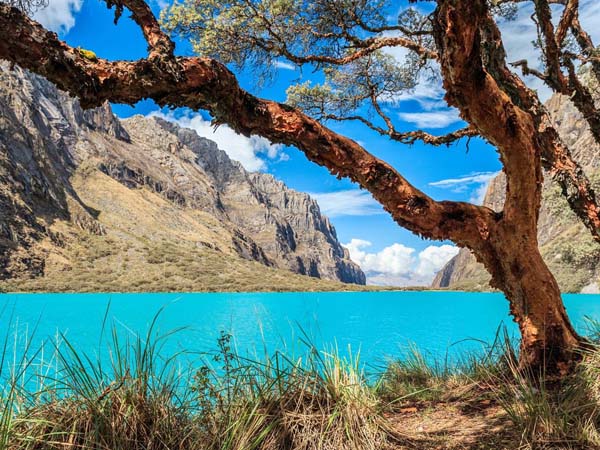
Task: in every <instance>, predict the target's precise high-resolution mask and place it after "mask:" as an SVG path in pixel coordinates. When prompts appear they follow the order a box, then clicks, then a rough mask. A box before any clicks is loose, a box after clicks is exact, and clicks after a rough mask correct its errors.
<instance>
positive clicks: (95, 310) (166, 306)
mask: <svg viewBox="0 0 600 450" xmlns="http://www.w3.org/2000/svg"><path fill="white" fill-rule="evenodd" d="M564 299H565V304H566V306H567V310H568V312H569V315H570V317H571V319H572V320H573V322H574V323H575V324H576V327H577V328H578V329H579V330H580V331H582V332H585V327H586V317H590V318H592V319H600V295H565V296H564ZM109 303H110V308H109V309H108V321H109V323H111V324H114V326H115V327H116V330H117V331H118V333H119V334H121V335H123V336H133V335H135V334H136V333H141V334H143V335H145V334H146V331H147V330H148V327H149V325H150V323H151V322H152V320H153V318H154V316H155V315H156V314H157V313H158V312H159V310H161V308H163V309H162V312H161V314H160V315H159V317H158V322H157V326H156V332H157V334H164V333H167V332H169V331H171V330H173V329H175V328H178V327H187V328H186V329H185V330H182V331H179V332H178V333H176V334H174V335H173V336H171V337H170V338H169V340H168V342H167V344H166V346H165V349H164V352H165V353H166V354H169V353H175V352H177V351H180V350H183V349H185V350H188V351H192V352H206V351H210V350H213V349H214V348H215V347H216V342H217V339H218V337H219V335H220V333H221V331H225V332H228V333H231V334H232V335H233V336H234V338H235V342H236V345H237V347H238V350H240V351H243V352H246V351H247V352H250V353H253V352H256V354H264V348H265V347H266V348H267V350H268V351H269V352H272V351H274V350H286V351H288V352H296V351H298V350H300V351H301V348H302V345H301V344H300V343H299V341H300V337H301V335H302V333H306V334H307V335H308V336H309V337H310V339H311V341H312V342H313V343H314V344H315V345H316V346H317V347H319V348H326V347H327V346H330V345H333V344H335V343H337V345H338V347H339V348H340V349H341V350H342V353H345V351H346V349H347V348H348V346H351V349H352V351H353V352H356V351H358V350H360V353H361V360H362V362H363V363H365V364H366V365H367V366H370V367H380V366H381V365H383V364H384V363H385V362H386V360H388V359H389V358H393V357H398V356H401V355H402V354H403V352H406V351H407V349H408V348H409V347H410V346H411V345H416V346H417V347H418V348H419V349H420V350H422V351H423V352H425V353H426V354H428V355H430V356H431V357H438V358H444V357H445V356H446V355H449V356H450V357H455V356H457V355H459V354H460V353H461V352H462V351H463V350H465V349H481V348H482V344H481V342H491V341H493V340H494V337H495V335H496V332H497V330H498V327H499V326H501V325H502V324H505V325H507V326H508V328H509V331H510V332H511V333H513V334H514V333H515V332H516V328H515V326H514V324H513V323H512V321H511V319H510V317H509V316H508V303H507V301H506V300H505V299H504V297H503V296H502V295H501V294H490V293H485V294H483V293H463V292H417V291H414V292H413V291H411V292H366V293H269V294H265V293H248V294H232V293H223V294H180V293H169V294H3V295H0V330H2V332H3V333H11V334H13V335H16V336H26V335H31V334H33V340H34V341H36V342H42V341H44V340H51V339H53V337H55V336H56V335H57V333H62V334H64V335H65V336H66V337H67V339H69V341H70V342H71V343H72V344H73V345H74V346H75V347H76V348H77V349H79V350H82V351H85V352H89V353H94V352H96V351H97V350H98V348H99V347H101V345H100V346H99V342H100V336H101V334H102V323H103V318H104V316H105V313H106V311H107V306H108V305H109ZM34 329H35V332H34V333H33V330H34ZM0 335H2V334H1V333H0ZM4 335H5V334H4ZM20 339H21V340H22V338H20ZM22 345H23V342H20V343H18V345H14V348H12V349H11V352H16V353H18V352H19V348H21V346H22Z"/></svg>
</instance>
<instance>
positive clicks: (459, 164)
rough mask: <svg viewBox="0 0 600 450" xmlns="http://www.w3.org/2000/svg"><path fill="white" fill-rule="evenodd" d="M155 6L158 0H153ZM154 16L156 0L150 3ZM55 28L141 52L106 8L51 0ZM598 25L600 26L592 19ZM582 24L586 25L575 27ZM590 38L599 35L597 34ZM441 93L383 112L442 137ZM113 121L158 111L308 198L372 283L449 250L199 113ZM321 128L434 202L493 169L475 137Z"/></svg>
mask: <svg viewBox="0 0 600 450" xmlns="http://www.w3.org/2000/svg"><path fill="white" fill-rule="evenodd" d="M161 1H163V0H161ZM595 3H596V2H594V1H592V0H587V1H584V2H582V8H583V10H584V11H583V13H582V18H586V20H587V21H591V23H588V24H587V25H588V26H590V30H599V29H600V26H599V25H600V7H599V6H598V5H597V4H595ZM152 7H153V9H154V10H155V11H156V12H158V11H159V9H160V8H159V6H158V4H157V3H153V4H152ZM527 8H528V7H527V6H525V7H523V8H522V12H521V14H520V15H519V18H518V19H517V20H516V21H514V22H512V23H510V24H506V25H505V26H504V28H503V33H504V36H505V44H506V46H507V49H508V53H509V60H517V59H523V58H528V59H529V60H530V61H532V64H533V65H535V64H536V61H537V55H536V54H535V50H533V49H532V47H531V45H530V42H531V40H532V39H533V37H534V33H535V28H534V26H533V24H532V23H531V21H530V20H529V15H530V12H529V11H528V9H527ZM35 17H36V18H37V19H38V20H40V21H41V22H42V23H43V24H44V25H46V26H48V27H50V28H52V29H54V30H55V31H57V32H58V33H59V35H60V36H61V37H62V38H63V39H65V40H66V41H67V42H68V43H69V44H70V45H72V46H80V47H82V48H86V49H90V50H93V51H94V52H95V53H96V54H97V55H98V56H99V57H103V58H107V59H113V60H114V59H126V60H133V59H137V58H141V57H144V56H145V55H146V43H145V41H144V40H143V37H142V34H141V32H140V31H139V29H138V27H137V26H136V25H135V23H134V22H133V21H131V20H130V19H128V17H127V14H124V16H123V17H122V18H121V20H120V21H119V24H118V25H117V26H115V25H114V24H113V12H112V11H110V10H108V9H107V8H106V6H105V3H104V2H101V1H99V0H50V5H49V7H48V8H47V9H45V10H42V11H39V12H38V13H36V16H35ZM594 22H599V23H594ZM584 25H586V24H585V23H584ZM596 38H598V37H596ZM177 53H178V54H182V55H191V50H190V48H189V46H188V45H186V44H185V43H181V42H179V43H178V48H177ZM307 72H309V71H306V70H305V71H303V72H300V71H298V70H297V69H294V67H293V66H291V65H289V64H281V65H280V67H279V69H278V70H277V75H276V77H275V80H274V81H273V82H272V83H270V84H268V85H266V86H263V87H262V88H257V86H256V83H255V80H254V79H253V77H252V75H249V74H247V73H239V72H238V73H237V75H238V78H239V81H240V84H241V85H242V86H243V87H244V88H246V89H247V90H249V91H251V92H253V93H254V94H256V95H259V96H261V97H265V98H269V99H273V100H280V101H283V100H285V90H286V88H287V87H288V86H289V85H290V84H291V83H294V82H297V81H304V80H307V79H311V77H314V75H312V74H310V73H307ZM530 83H531V84H532V86H533V87H535V88H538V89H539V90H540V92H541V94H542V95H543V96H545V97H547V95H548V93H547V92H546V91H545V90H544V89H543V87H541V86H539V85H537V84H536V83H535V81H533V80H530ZM442 94H443V92H442V91H441V87H440V86H439V85H438V84H436V83H431V82H427V83H423V84H421V85H419V86H418V87H417V88H416V89H415V91H414V92H409V93H407V94H406V95H405V96H404V98H403V100H402V101H401V102H400V103H399V106H397V107H394V110H393V111H392V112H393V114H394V117H395V118H396V119H397V124H398V128H399V129H401V130H413V129H418V128H424V129H426V130H428V131H430V132H432V133H435V134H444V133H446V132H448V131H451V130H454V129H456V128H459V127H461V125H464V124H462V122H460V120H459V119H458V116H457V113H456V111H454V110H451V109H449V108H448V107H447V106H446V105H445V103H444V102H443V100H442ZM113 110H114V112H115V114H117V115H118V116H119V117H123V118H125V117H129V116H131V115H133V114H144V115H147V114H160V115H162V116H163V117H166V118H168V119H170V120H175V121H178V122H179V123H181V124H182V125H185V126H190V127H193V128H195V129H196V130H197V131H198V132H199V133H200V134H203V135H204V136H206V137H208V138H212V139H214V140H216V141H217V143H218V144H219V145H220V147H222V148H223V150H225V151H228V152H229V153H230V156H232V157H234V158H236V159H238V160H240V161H241V162H242V164H244V165H245V166H246V168H248V169H250V170H261V171H264V172H269V173H271V174H273V175H274V176H275V177H277V178H279V179H281V180H283V181H284V182H285V183H286V184H287V185H288V186H290V187H291V188H294V189H297V190H300V191H305V192H309V193H311V194H313V195H314V196H315V197H316V198H317V199H318V200H319V203H320V204H321V207H322V209H323V210H324V212H325V213H326V214H328V215H329V216H330V218H331V220H332V222H333V224H334V225H335V227H336V229H337V232H338V237H339V239H340V241H341V242H342V243H345V244H349V248H350V250H351V253H352V256H353V258H354V259H355V260H356V261H357V262H359V263H360V264H361V265H362V266H363V269H364V270H365V271H367V272H368V276H369V279H370V281H371V282H374V283H389V284H397V285H403V284H426V283H428V282H429V281H430V280H431V278H432V277H433V274H434V273H435V271H436V270H438V269H439V268H440V267H441V265H443V263H444V262H445V261H447V260H448V259H449V258H450V257H451V256H452V255H454V254H455V253H456V252H457V249H455V248H454V247H451V246H450V244H451V243H448V242H445V243H443V242H431V241H425V240H422V239H420V238H418V237H416V236H414V235H413V234H411V233H410V232H408V231H406V230H404V229H402V228H400V227H399V226H398V225H396V224H395V223H394V222H393V221H392V220H391V218H390V217H389V216H388V215H387V214H386V213H385V212H384V211H383V210H382V209H381V208H380V207H379V206H378V205H377V204H376V203H375V202H374V201H373V199H372V198H371V197H370V195H369V194H368V193H367V192H365V191H360V190H358V186H356V185H354V184H352V183H350V182H349V181H348V180H337V179H336V178H335V177H333V176H331V175H329V173H328V172H327V170H326V169H324V168H322V167H318V166H316V165H315V164H312V163H310V162H309V161H307V159H306V158H305V157H304V155H303V154H302V153H301V152H299V151H298V150H296V149H294V148H283V147H280V146H276V147H271V146H270V145H269V143H268V142H266V141H264V140H263V139H259V138H252V139H247V138H244V137H239V136H235V135H234V134H233V133H232V132H231V130H227V128H226V127H221V128H219V131H218V132H217V134H212V129H211V127H210V126H209V123H208V122H207V120H209V117H208V116H207V115H206V114H205V113H197V112H190V111H167V110H163V111H159V110H158V107H157V106H156V105H155V104H154V103H153V102H151V101H143V102H140V103H139V104H137V105H135V107H130V106H124V105H113ZM330 127H331V128H332V129H334V130H335V131H338V132H340V133H342V134H345V135H347V136H349V137H351V138H353V139H354V140H356V141H358V142H360V143H361V144H362V145H363V146H364V147H365V148H366V149H367V150H368V151H370V152H371V153H373V154H375V155H376V156H378V157H380V158H382V159H384V160H386V161H387V162H389V163H390V164H392V165H393V166H394V167H395V168H396V169H398V170H399V171H400V173H402V174H403V175H404V176H405V177H406V178H407V179H408V180H409V181H410V182H411V183H413V184H414V185H415V186H416V187H417V188H419V189H421V190H423V191H424V192H426V193H427V194H429V195H430V196H432V197H433V198H435V199H445V200H463V201H475V202H480V201H481V199H482V194H483V192H484V191H485V187H486V185H487V182H488V180H489V179H490V178H491V177H492V176H493V175H494V174H495V173H497V171H499V170H500V169H501V166H500V163H499V161H498V156H497V153H496V151H495V149H494V148H493V147H491V146H490V145H488V144H486V143H484V142H483V141H481V140H478V139H474V140H472V141H471V142H470V145H469V149H468V151H467V147H466V142H463V141H461V142H460V143H458V144H456V145H452V146H450V147H439V148H435V147H430V146H425V145H422V144H415V145H413V146H406V145H401V144H398V143H395V142H392V141H390V140H389V139H386V138H384V137H382V136H379V135H377V134H376V133H374V132H372V131H371V130H369V129H367V128H366V127H364V126H362V125H360V124H356V123H346V124H343V125H340V124H335V123H332V124H330Z"/></svg>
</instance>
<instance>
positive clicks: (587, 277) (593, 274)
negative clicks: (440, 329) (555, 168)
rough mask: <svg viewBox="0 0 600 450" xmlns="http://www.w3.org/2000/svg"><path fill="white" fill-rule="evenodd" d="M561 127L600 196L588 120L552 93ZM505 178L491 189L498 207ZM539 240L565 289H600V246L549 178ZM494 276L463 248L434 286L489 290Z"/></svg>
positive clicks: (599, 166)
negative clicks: (491, 278) (490, 281)
mask: <svg viewBox="0 0 600 450" xmlns="http://www.w3.org/2000/svg"><path fill="white" fill-rule="evenodd" d="M546 107H547V108H548V111H549V113H550V115H551V116H552V118H553V120H554V122H555V124H556V127H557V130H558V132H559V133H560V135H561V137H562V138H563V140H564V141H565V143H566V144H567V145H568V146H569V148H570V149H571V152H572V153H573V157H574V158H575V159H576V160H577V161H578V162H579V163H580V164H581V165H582V166H583V168H584V170H585V172H586V173H587V174H588V176H589V178H590V181H591V182H592V185H593V187H594V190H595V191H596V193H598V194H600V146H599V145H598V144H597V143H596V142H595V140H594V138H593V136H592V135H591V133H590V131H589V127H588V125H587V122H586V121H585V120H584V118H583V117H582V116H581V113H579V111H577V109H576V108H575V106H574V105H573V104H572V102H571V101H570V100H569V99H568V98H567V97H564V96H561V95H554V96H553V97H552V98H551V99H550V100H549V101H548V102H547V104H546ZM505 183H506V180H505V177H504V174H502V173H501V174H499V175H498V176H497V177H496V178H494V179H493V180H492V181H491V182H490V185H489V187H488V189H487V193H486V196H485V200H484V205H486V206H489V207H490V208H492V209H494V210H496V211H500V210H501V209H502V205H503V203H504V198H505ZM538 241H539V245H540V250H541V252H542V255H543V257H544V260H545V261H546V263H547V264H548V266H549V267H550V269H551V270H552V272H553V273H554V275H555V276H556V279H557V281H558V284H559V285H560V287H561V290H562V291H563V292H582V291H583V292H598V291H599V281H600V245H598V244H597V243H596V242H595V241H594V240H593V239H592V237H591V235H590V233H589V232H588V231H587V230H586V228H585V227H584V226H583V225H581V223H580V222H579V220H578V219H577V218H576V216H575V215H574V214H573V213H572V212H571V210H570V208H569V205H568V204H567V201H566V200H565V199H564V197H563V196H562V194H561V191H560V188H559V187H558V186H557V185H556V183H553V182H552V181H551V180H550V178H549V177H546V180H545V181H544V186H543V196H542V207H541V210H540V218H539V225H538ZM489 280H490V277H489V275H488V273H487V271H486V270H485V269H484V267H483V265H481V264H480V263H478V262H477V261H476V260H475V257H474V256H473V255H472V254H471V253H470V252H469V250H466V249H461V250H460V252H459V254H458V255H457V256H455V257H454V258H453V259H452V260H450V261H449V262H448V263H447V264H446V266H445V267H443V268H442V270H441V271H440V272H438V274H437V276H436V278H435V279H434V281H433V285H432V287H434V288H452V289H461V290H489V289H490V287H489V284H488V282H489Z"/></svg>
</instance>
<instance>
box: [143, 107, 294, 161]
mask: <svg viewBox="0 0 600 450" xmlns="http://www.w3.org/2000/svg"><path fill="white" fill-rule="evenodd" d="M149 116H150V117H160V118H161V119H164V120H168V121H169V122H174V123H176V124H178V125H179V126H181V127H184V128H191V129H192V130H194V131H196V133H198V135H199V136H202V137H205V138H206V139H210V140H211V141H214V142H216V143H217V145H218V146H219V148H220V149H221V150H223V151H225V152H226V153H227V155H228V156H229V157H230V158H231V159H233V160H235V161H239V162H240V164H241V165H242V166H244V168H245V169H246V170H249V171H253V172H254V171H259V170H265V169H266V168H267V163H266V160H265V158H266V159H269V160H285V159H287V155H286V154H285V153H283V152H282V146H281V145H275V144H271V142H269V141H268V140H267V139H265V138H263V137H260V136H251V137H249V138H248V137H246V136H242V135H241V134H238V133H236V132H235V131H233V130H232V129H231V128H229V127H228V126H227V125H221V126H219V127H218V128H217V129H215V128H214V127H213V126H212V125H211V123H210V121H209V120H206V119H204V118H203V117H202V116H201V115H200V114H191V113H189V114H183V115H181V116H179V115H177V116H176V115H175V113H173V112H172V111H169V112H168V113H166V114H165V113H163V112H161V111H154V112H152V113H150V114H149Z"/></svg>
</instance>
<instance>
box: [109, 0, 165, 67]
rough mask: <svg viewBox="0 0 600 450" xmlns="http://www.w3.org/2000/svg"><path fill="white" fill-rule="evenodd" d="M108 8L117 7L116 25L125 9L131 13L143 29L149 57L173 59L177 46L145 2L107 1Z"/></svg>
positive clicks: (138, 0) (133, 0) (139, 0)
mask: <svg viewBox="0 0 600 450" xmlns="http://www.w3.org/2000/svg"><path fill="white" fill-rule="evenodd" d="M106 6H107V7H108V8H109V9H110V8H112V7H113V6H114V7H115V24H116V23H117V22H118V20H119V18H120V17H121V14H122V13H123V8H124V7H126V8H127V9H129V10H130V11H131V17H132V18H133V20H134V21H135V23H137V24H138V25H139V27H140V28H141V29H142V33H143V34H144V38H145V39H146V42H147V43H148V52H149V53H148V57H149V58H150V59H153V58H156V57H167V58H172V57H173V51H174V50H175V44H174V43H173V41H172V40H171V38H169V36H167V35H166V34H165V33H164V32H163V31H162V30H161V28H160V25H159V24H158V21H157V20H156V17H154V14H153V13H152V10H151V9H150V7H149V6H148V4H147V3H146V2H145V1H144V0H106Z"/></svg>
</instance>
